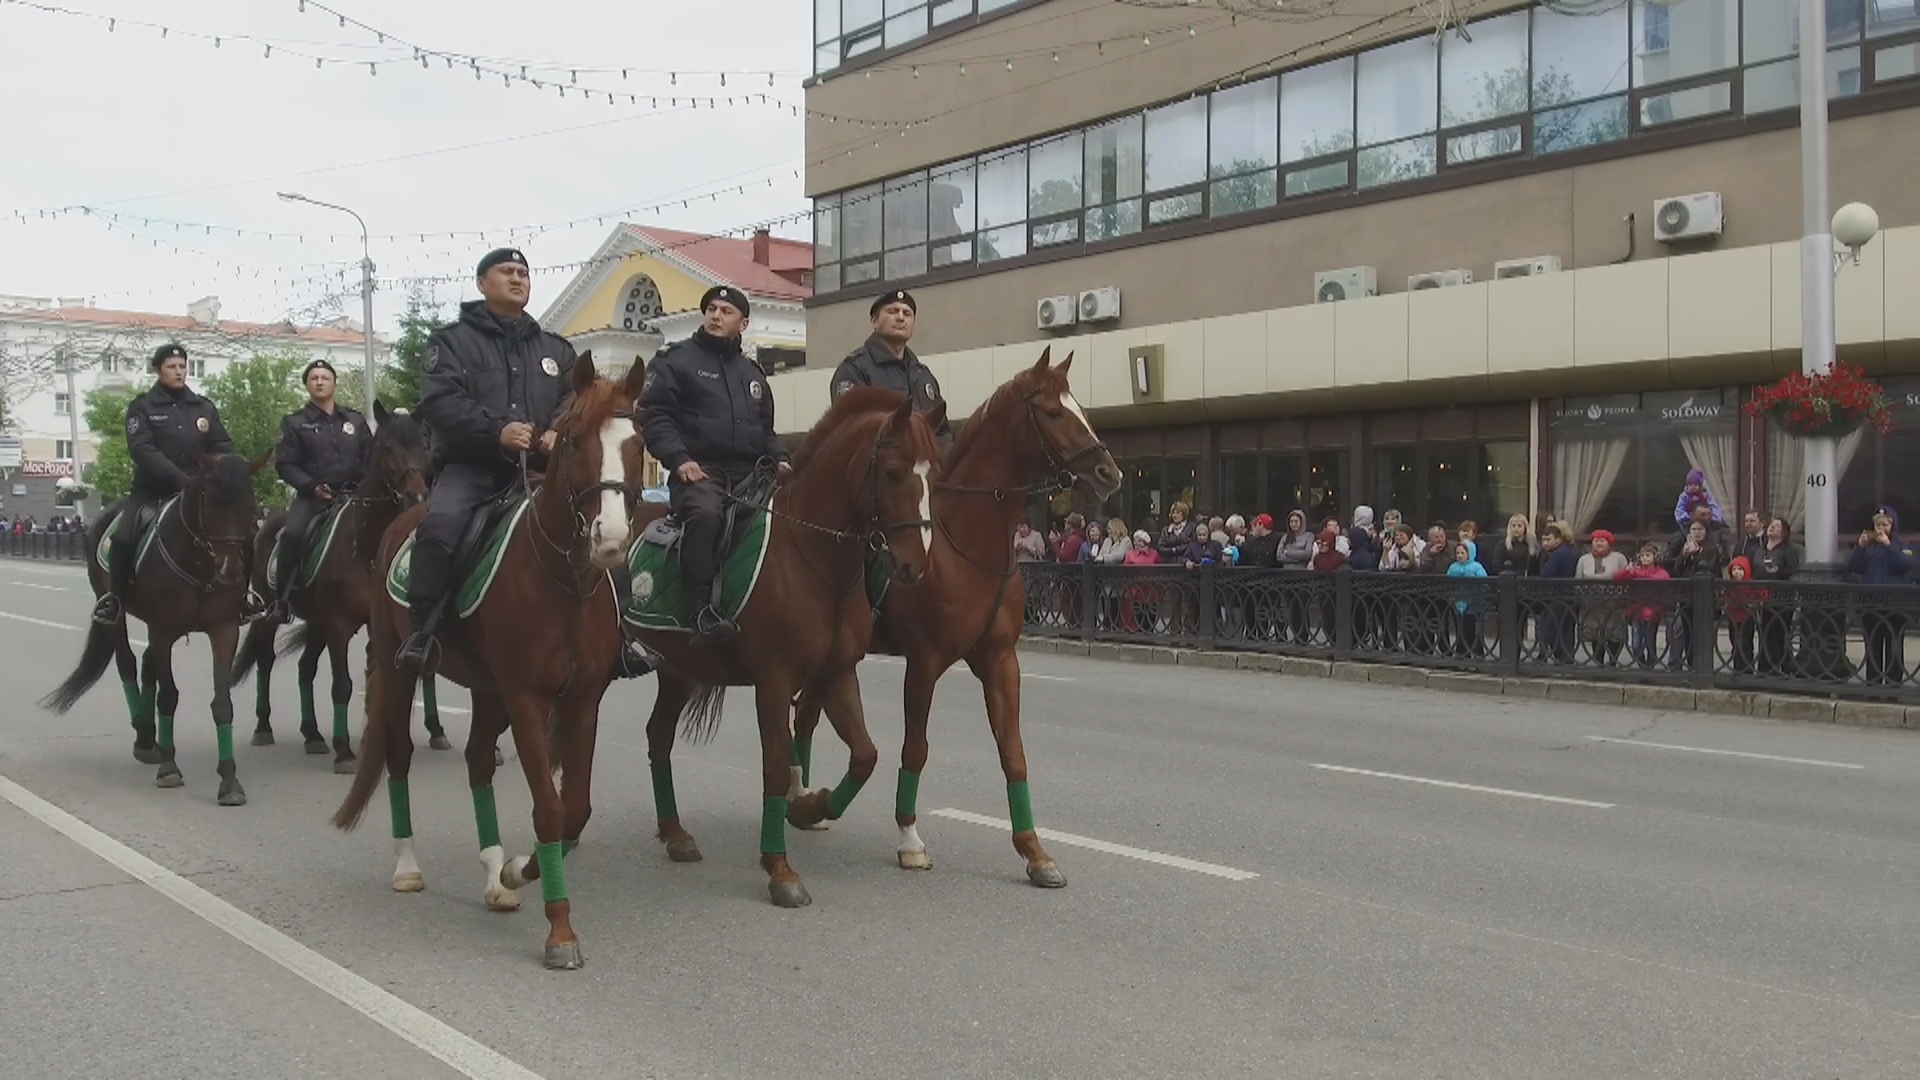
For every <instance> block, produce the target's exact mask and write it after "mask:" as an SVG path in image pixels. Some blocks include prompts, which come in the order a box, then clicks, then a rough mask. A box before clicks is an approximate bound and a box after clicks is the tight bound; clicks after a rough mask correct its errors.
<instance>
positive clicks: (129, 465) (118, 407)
mask: <svg viewBox="0 0 1920 1080" xmlns="http://www.w3.org/2000/svg"><path fill="white" fill-rule="evenodd" d="M144 393H146V388H145V387H137V386H124V387H117V388H114V389H108V390H89V391H87V408H86V414H85V418H86V422H87V430H89V431H91V432H93V434H94V436H95V437H96V438H98V439H99V441H100V452H99V453H98V454H97V455H96V456H95V458H94V460H93V461H91V462H89V463H88V465H87V467H86V469H85V470H84V471H83V472H82V473H81V475H80V482H81V483H83V484H85V485H87V486H88V487H90V488H92V489H93V492H94V494H95V495H96V496H98V497H99V501H100V503H101V505H105V504H107V503H110V502H114V501H115V500H118V499H122V498H125V497H126V494H127V491H128V490H129V489H130V488H132V486H133V458H131V457H130V456H128V454H127V403H128V402H129V401H132V400H133V399H134V398H136V397H139V396H140V395H141V394H144Z"/></svg>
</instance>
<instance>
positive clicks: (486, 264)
mask: <svg viewBox="0 0 1920 1080" xmlns="http://www.w3.org/2000/svg"><path fill="white" fill-rule="evenodd" d="M501 263H512V264H514V265H515V266H522V267H524V266H526V265H527V257H526V256H525V255H522V254H520V249H519V248H494V249H493V250H492V251H489V252H487V254H486V256H485V257H484V258H482V259H481V260H480V269H478V270H475V271H474V272H473V276H474V277H486V276H487V271H489V270H491V269H493V268H494V267H496V266H499V265H500V264H501Z"/></svg>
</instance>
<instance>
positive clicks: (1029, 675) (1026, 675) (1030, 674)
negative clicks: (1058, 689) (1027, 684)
mask: <svg viewBox="0 0 1920 1080" xmlns="http://www.w3.org/2000/svg"><path fill="white" fill-rule="evenodd" d="M1020 677H1021V678H1023V679H1040V680H1042V681H1044V682H1072V681H1073V679H1072V678H1070V677H1068V676H1066V675H1042V674H1040V673H1039V672H1037V671H1023V672H1021V673H1020Z"/></svg>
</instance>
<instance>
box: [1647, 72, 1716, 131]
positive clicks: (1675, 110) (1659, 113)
mask: <svg viewBox="0 0 1920 1080" xmlns="http://www.w3.org/2000/svg"><path fill="white" fill-rule="evenodd" d="M1731 108H1733V84H1732V83H1727V82H1718V83H1713V84H1712V85H1710V86H1695V87H1690V88H1688V89H1686V90H1674V91H1671V92H1669V93H1665V94H1654V95H1651V96H1649V97H1644V98H1641V99H1640V123H1641V125H1642V126H1643V127H1653V126H1655V125H1658V124H1671V123H1674V122H1676V121H1680V120H1694V119H1698V118H1699V117H1702V116H1712V115H1714V114H1715V113H1723V112H1726V111H1727V110H1729V109H1731Z"/></svg>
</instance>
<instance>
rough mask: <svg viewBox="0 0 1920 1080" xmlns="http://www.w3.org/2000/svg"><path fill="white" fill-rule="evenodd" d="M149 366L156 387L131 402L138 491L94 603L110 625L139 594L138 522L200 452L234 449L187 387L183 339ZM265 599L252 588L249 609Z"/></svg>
mask: <svg viewBox="0 0 1920 1080" xmlns="http://www.w3.org/2000/svg"><path fill="white" fill-rule="evenodd" d="M148 366H149V367H151V368H152V369H153V370H154V371H155V372H156V375H157V377H156V379H155V381H154V384H153V389H151V390H148V391H147V392H146V393H144V394H141V395H140V396H139V397H137V398H134V399H133V400H132V401H129V402H127V454H128V456H129V457H131V458H132V459H133V490H132V491H130V492H128V494H127V497H126V498H125V499H122V500H121V502H120V518H119V520H118V521H116V522H114V525H113V546H112V548H111V549H110V550H109V553H108V556H107V558H108V562H109V563H110V564H111V565H110V574H109V577H110V579H111V580H110V581H109V583H108V587H107V593H106V595H104V596H102V597H101V598H100V601H99V603H97V604H95V605H94V609H93V621H94V622H97V623H100V624H102V625H104V626H112V625H113V624H115V623H117V622H119V621H120V620H121V618H123V617H124V615H125V613H126V600H127V598H128V597H130V596H131V595H132V594H133V579H134V569H135V568H134V565H133V563H134V558H135V552H134V544H135V542H136V541H138V540H139V537H138V536H137V535H136V523H137V522H138V521H139V519H140V516H141V514H142V513H144V512H145V511H148V510H151V509H153V508H154V507H156V506H159V505H160V504H161V503H163V502H165V501H166V500H167V499H169V498H172V497H173V496H174V495H176V494H178V493H179V492H180V491H181V489H183V488H185V487H186V486H187V484H188V483H190V482H191V481H192V480H193V475H194V472H195V470H197V469H198V468H199V461H198V460H197V457H196V455H198V454H200V453H206V454H228V453H232V452H233V440H232V439H230V438H228V437H227V429H226V427H225V426H223V425H222V424H221V423H220V410H219V409H217V408H215V407H214V404H213V402H211V401H208V400H207V399H206V398H203V397H201V396H200V395H199V394H196V393H194V392H193V391H192V390H189V389H187V350H185V349H183V348H181V347H180V346H179V345H177V344H167V345H162V346H160V347H159V348H157V349H155V350H154V351H153V358H152V359H151V360H149V361H148ZM259 607H260V605H259V598H258V597H257V596H254V595H253V594H252V592H251V591H249V593H248V596H247V608H248V612H247V614H248V615H249V616H252V615H257V614H258V612H259Z"/></svg>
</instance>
